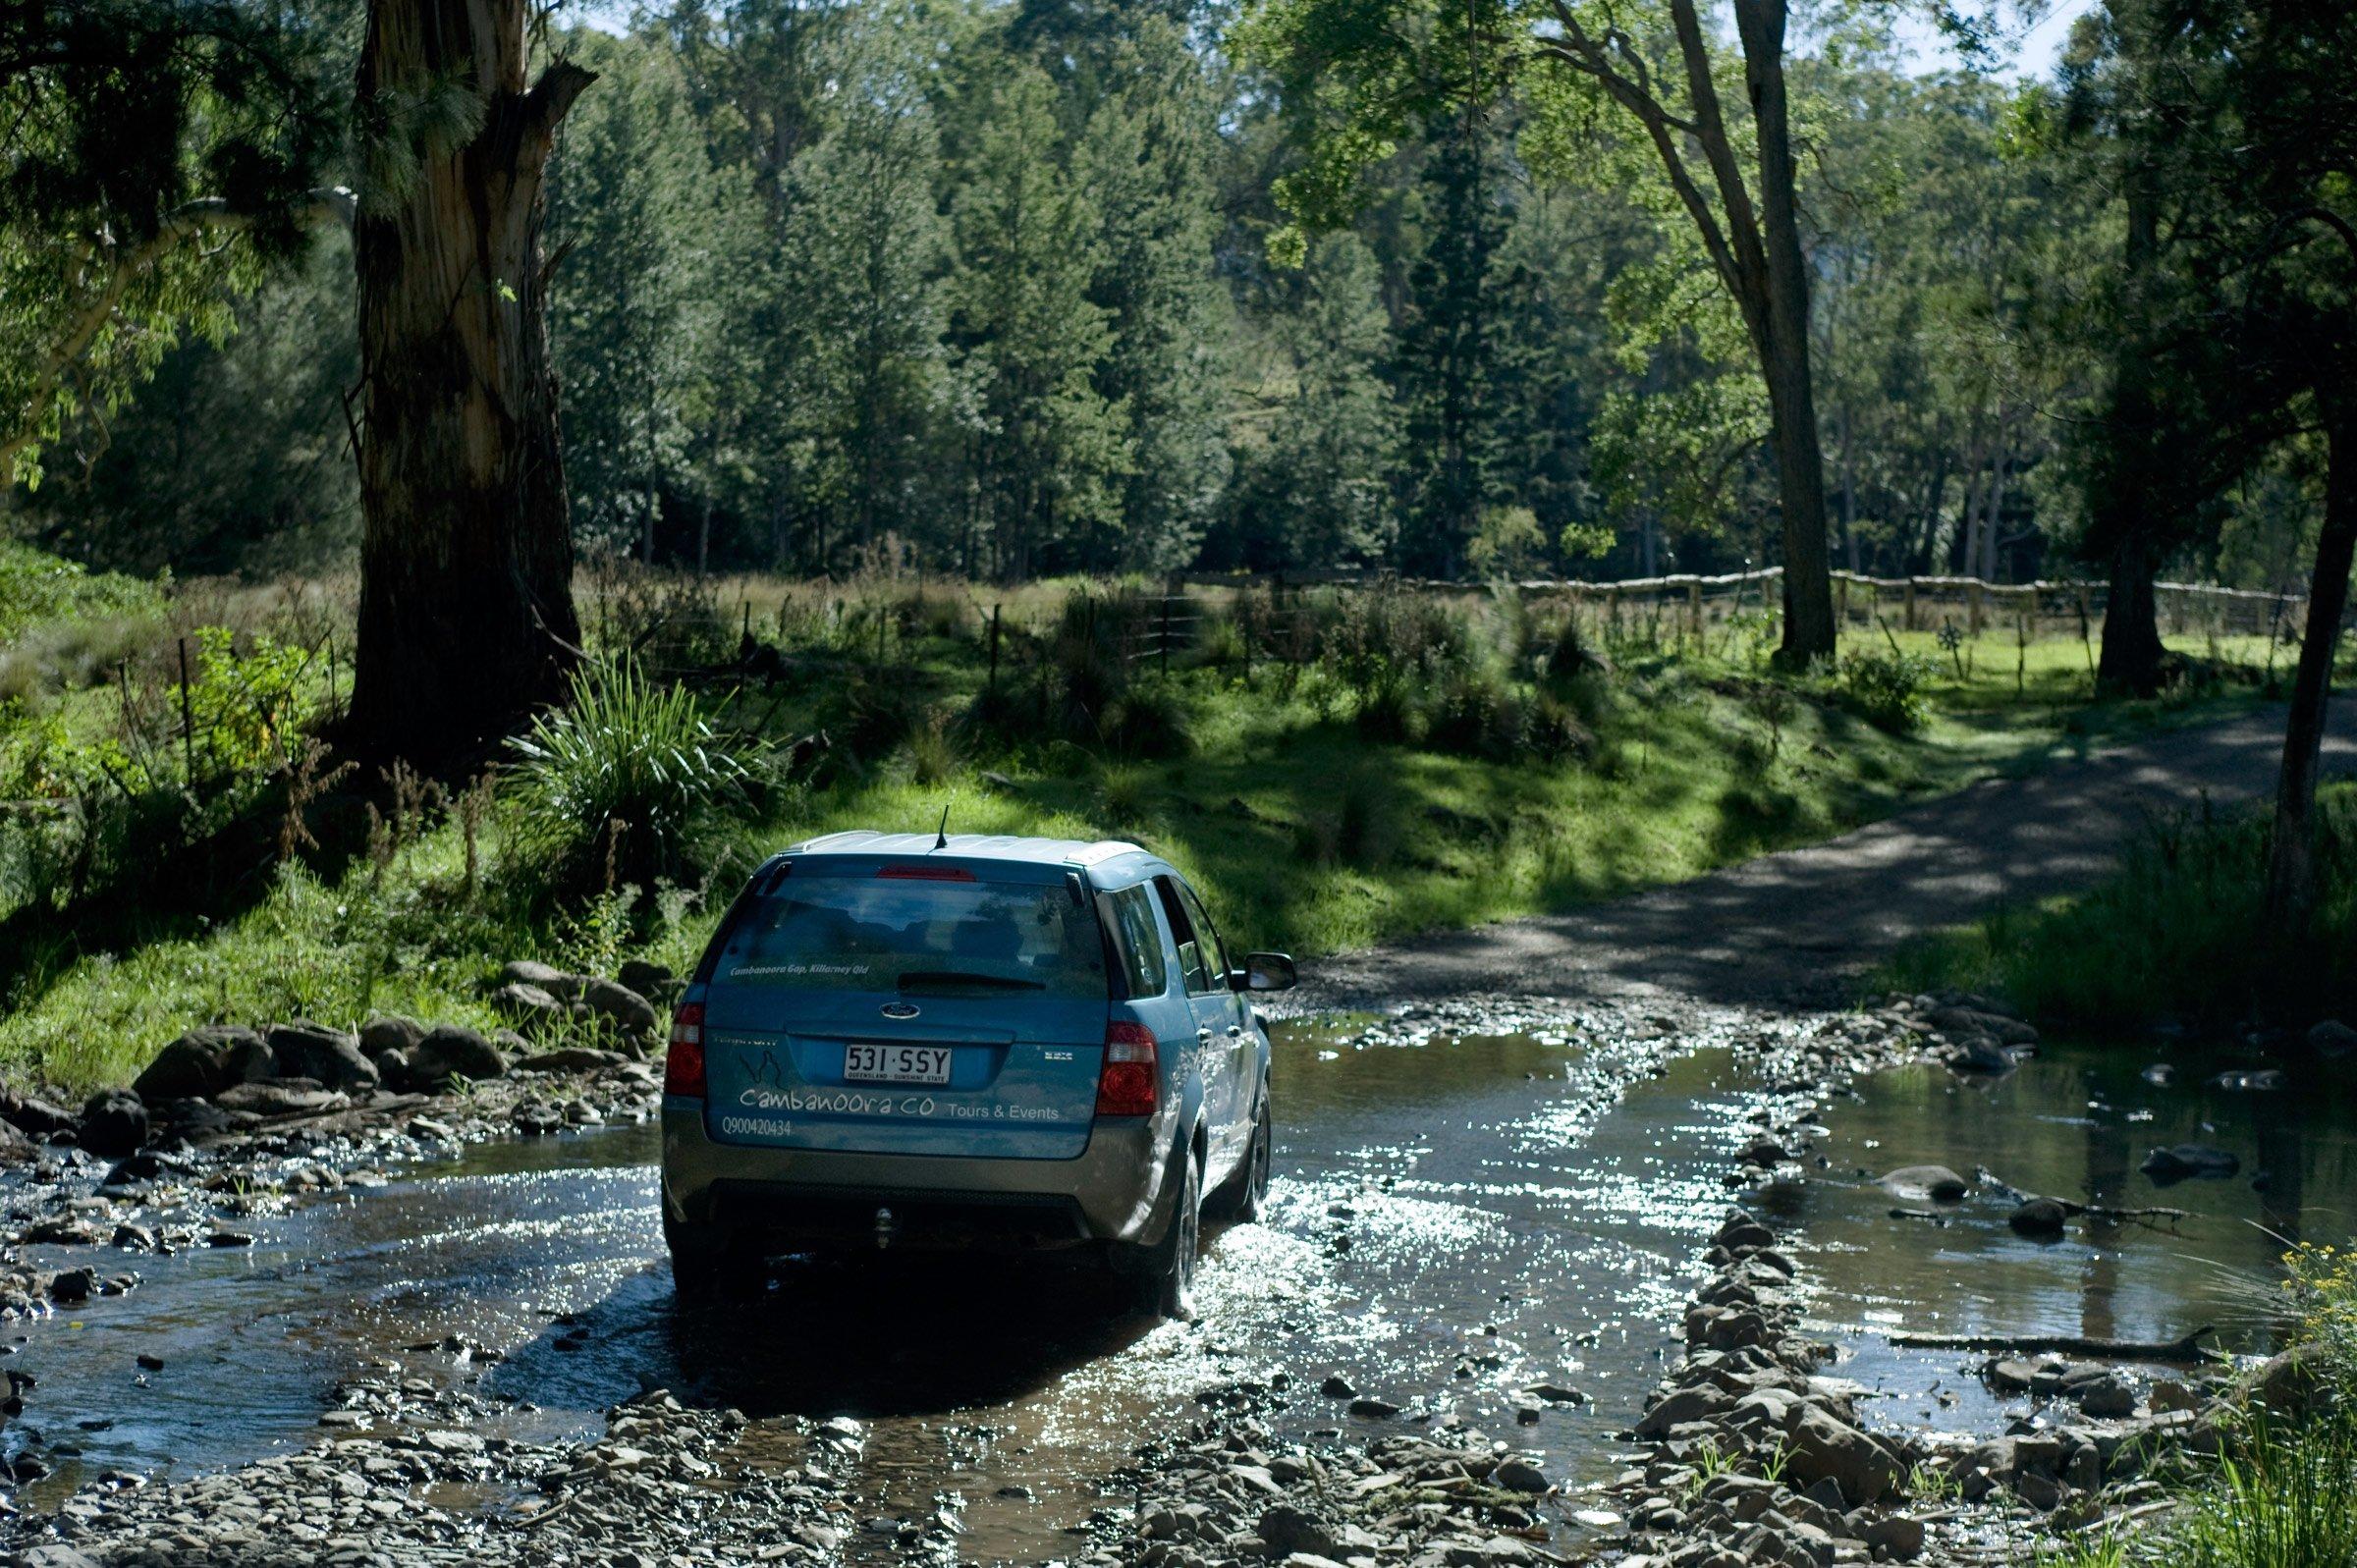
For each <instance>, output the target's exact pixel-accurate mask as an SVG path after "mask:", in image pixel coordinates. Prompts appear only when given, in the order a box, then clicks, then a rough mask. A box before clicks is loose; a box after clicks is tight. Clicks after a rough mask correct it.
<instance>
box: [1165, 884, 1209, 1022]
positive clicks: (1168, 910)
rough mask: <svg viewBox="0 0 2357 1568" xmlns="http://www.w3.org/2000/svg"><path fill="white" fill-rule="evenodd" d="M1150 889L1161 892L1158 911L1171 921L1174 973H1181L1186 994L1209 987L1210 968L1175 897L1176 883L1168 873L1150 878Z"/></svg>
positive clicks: (1180, 904)
mask: <svg viewBox="0 0 2357 1568" xmlns="http://www.w3.org/2000/svg"><path fill="white" fill-rule="evenodd" d="M1154 891H1155V892H1158V893H1160V894H1161V895H1162V912H1163V915H1164V916H1165V918H1167V919H1168V920H1169V921H1170V923H1171V936H1172V937H1173V938H1174V939H1175V940H1176V941H1177V942H1178V973H1179V974H1180V975H1182V976H1183V977H1185V980H1186V990H1187V994H1188V995H1189V996H1196V997H1199V996H1201V995H1203V993H1205V992H1207V991H1210V990H1211V989H1213V988H1212V984H1211V968H1210V964H1209V961H1208V960H1207V959H1206V958H1205V956H1204V952H1203V945H1202V942H1201V940H1200V939H1199V938H1198V936H1197V934H1196V931H1195V923H1194V921H1193V920H1192V919H1191V918H1190V917H1189V916H1188V914H1187V912H1186V905H1185V904H1184V903H1182V902H1180V901H1179V896H1178V884H1177V883H1175V882H1173V881H1172V880H1171V879H1170V878H1168V877H1156V878H1155V879H1154Z"/></svg>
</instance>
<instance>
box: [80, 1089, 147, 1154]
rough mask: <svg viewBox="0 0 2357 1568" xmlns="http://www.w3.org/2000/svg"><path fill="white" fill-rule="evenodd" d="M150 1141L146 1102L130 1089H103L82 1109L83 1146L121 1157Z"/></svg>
mask: <svg viewBox="0 0 2357 1568" xmlns="http://www.w3.org/2000/svg"><path fill="white" fill-rule="evenodd" d="M146 1141H147V1103H146V1102H145V1101H143V1100H141V1099H140V1098H139V1097H138V1095H137V1094H136V1093H135V1092H133V1091H132V1090H129V1089H102V1090H100V1091H99V1092H98V1093H96V1094H94V1095H92V1096H90V1098H89V1101H88V1103H87V1104H85V1105H84V1106H83V1107H82V1147H83V1148H84V1149H87V1150H88V1151H89V1152H90V1153H92V1154H94V1155H99V1156H102V1157H104V1158H105V1159H108V1160H120V1159H122V1158H123V1157H124V1156H125V1155H128V1154H131V1153H134V1152H135V1151H137V1148H138V1147H139V1145H141V1144H143V1143H145V1142H146Z"/></svg>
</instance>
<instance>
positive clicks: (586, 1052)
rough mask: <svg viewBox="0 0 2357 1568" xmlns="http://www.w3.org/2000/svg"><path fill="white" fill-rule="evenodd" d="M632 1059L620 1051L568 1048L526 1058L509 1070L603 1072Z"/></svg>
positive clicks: (530, 1071)
mask: <svg viewBox="0 0 2357 1568" xmlns="http://www.w3.org/2000/svg"><path fill="white" fill-rule="evenodd" d="M628 1060H630V1057H628V1056H626V1055H624V1054H622V1053H621V1052H619V1051H592V1050H590V1049H589V1048H588V1047H586V1046H566V1047H564V1048H562V1049H561V1050H557V1051H544V1052H541V1053H540V1054H538V1055H535V1056H525V1057H524V1058H522V1059H521V1060H520V1061H518V1062H517V1063H516V1064H515V1065H514V1066H512V1067H510V1068H509V1069H508V1070H509V1071H510V1072H514V1073H543V1072H563V1073H575V1072H603V1071H604V1070H605V1069H606V1068H608V1067H619V1066H621V1065H622V1064H623V1063H624V1062H626V1061H628Z"/></svg>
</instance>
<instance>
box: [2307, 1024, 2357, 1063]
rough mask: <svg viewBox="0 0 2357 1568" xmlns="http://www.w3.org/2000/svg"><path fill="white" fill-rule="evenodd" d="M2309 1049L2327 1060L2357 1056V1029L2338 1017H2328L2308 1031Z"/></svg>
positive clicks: (2339, 1059)
mask: <svg viewBox="0 0 2357 1568" xmlns="http://www.w3.org/2000/svg"><path fill="white" fill-rule="evenodd" d="M2308 1049H2309V1050H2311V1051H2313V1052H2315V1053H2316V1054H2318V1055H2320V1056H2322V1057H2324V1058H2325V1059H2326V1060H2327V1061H2341V1060H2345V1059H2347V1058H2348V1057H2351V1056H2357V1029H2352V1028H2350V1027H2349V1026H2348V1025H2347V1024H2345V1023H2342V1022H2340V1021H2339V1020H2338V1019H2336V1018H2327V1019H2326V1020H2325V1021H2324V1022H2323V1023H2320V1024H2318V1025H2317V1026H2316V1027H2315V1028H2313V1029H2311V1030H2309V1031H2308Z"/></svg>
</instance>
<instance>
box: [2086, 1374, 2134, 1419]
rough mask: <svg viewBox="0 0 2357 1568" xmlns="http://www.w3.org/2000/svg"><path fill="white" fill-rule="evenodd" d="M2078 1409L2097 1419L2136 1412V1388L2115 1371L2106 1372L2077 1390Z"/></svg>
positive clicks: (2129, 1414) (2130, 1414)
mask: <svg viewBox="0 0 2357 1568" xmlns="http://www.w3.org/2000/svg"><path fill="white" fill-rule="evenodd" d="M2079 1409H2080V1410H2082V1411H2084V1412H2085V1413H2086V1414H2087V1415H2089V1416H2092V1417H2094V1418H2095V1419H2096V1420H2098V1421H2109V1420H2112V1419H2114V1418H2116V1417H2120V1416H2132V1415H2134V1414H2135V1413H2136V1390H2135V1389H2134V1388H2133V1387H2131V1386H2130V1385H2129V1383H2128V1380H2127V1379H2124V1378H2122V1377H2120V1376H2119V1375H2118V1374H2117V1373H2110V1374H2107V1375H2106V1376H2104V1377H2101V1378H2098V1379H2095V1381H2093V1382H2091V1383H2088V1384H2087V1385H2086V1386H2085V1387H2083V1388H2081V1389H2080V1390H2079Z"/></svg>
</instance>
